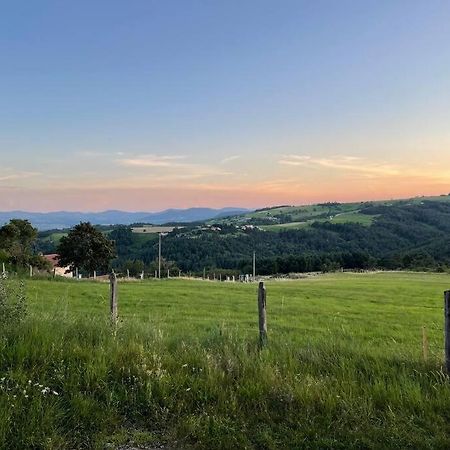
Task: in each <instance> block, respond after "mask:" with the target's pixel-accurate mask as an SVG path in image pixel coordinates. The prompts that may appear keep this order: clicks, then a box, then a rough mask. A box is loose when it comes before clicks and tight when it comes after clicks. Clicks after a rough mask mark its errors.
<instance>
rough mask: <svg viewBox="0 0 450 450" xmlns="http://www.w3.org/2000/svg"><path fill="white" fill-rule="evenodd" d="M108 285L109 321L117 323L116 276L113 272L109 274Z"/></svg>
mask: <svg viewBox="0 0 450 450" xmlns="http://www.w3.org/2000/svg"><path fill="white" fill-rule="evenodd" d="M109 285H110V286H109V289H110V290H109V293H110V302H109V306H110V312H111V322H112V324H113V325H115V324H116V323H117V276H116V274H115V273H114V272H111V274H110V275H109Z"/></svg>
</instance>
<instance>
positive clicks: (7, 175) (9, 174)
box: [0, 169, 41, 181]
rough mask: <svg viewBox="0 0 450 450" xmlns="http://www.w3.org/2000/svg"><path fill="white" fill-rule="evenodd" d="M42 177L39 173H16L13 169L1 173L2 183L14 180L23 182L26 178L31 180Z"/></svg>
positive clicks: (0, 179)
mask: <svg viewBox="0 0 450 450" xmlns="http://www.w3.org/2000/svg"><path fill="white" fill-rule="evenodd" d="M38 175H41V174H40V173H39V172H22V171H17V172H16V171H14V170H12V169H3V170H2V172H0V181H12V180H22V179H25V178H31V177H35V176H38Z"/></svg>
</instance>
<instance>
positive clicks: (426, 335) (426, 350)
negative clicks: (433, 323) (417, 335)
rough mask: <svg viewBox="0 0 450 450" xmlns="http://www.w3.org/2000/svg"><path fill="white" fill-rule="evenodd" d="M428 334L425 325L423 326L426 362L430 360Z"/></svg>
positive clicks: (423, 348) (423, 352)
mask: <svg viewBox="0 0 450 450" xmlns="http://www.w3.org/2000/svg"><path fill="white" fill-rule="evenodd" d="M428 348H429V345H428V334H427V328H426V327H425V325H424V326H423V327H422V354H423V360H424V361H425V362H427V361H428Z"/></svg>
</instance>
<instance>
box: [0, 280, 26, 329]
mask: <svg viewBox="0 0 450 450" xmlns="http://www.w3.org/2000/svg"><path fill="white" fill-rule="evenodd" d="M26 313H27V301H26V295H25V286H24V284H23V283H20V284H13V283H12V282H10V281H8V280H6V279H0V323H17V322H20V321H22V320H23V319H24V318H25V316H26Z"/></svg>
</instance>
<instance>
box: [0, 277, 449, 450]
mask: <svg viewBox="0 0 450 450" xmlns="http://www.w3.org/2000/svg"><path fill="white" fill-rule="evenodd" d="M266 287H267V303H268V328H269V341H268V346H267V347H266V348H264V349H262V350H261V349H260V348H259V346H258V331H257V302H256V289H257V286H256V284H240V283H219V282H212V281H211V282H209V281H193V280H183V279H180V280H178V279H172V280H161V281H152V280H149V281H144V282H136V281H133V282H121V283H120V284H119V316H120V321H119V324H118V325H117V327H116V328H114V329H113V328H112V327H111V324H110V323H109V320H108V319H109V317H108V308H109V306H108V284H106V283H96V282H89V281H72V280H68V281H61V280H46V279H33V280H26V293H27V298H28V314H27V316H26V317H25V318H24V319H23V320H22V321H10V322H9V323H3V324H1V327H2V328H1V330H0V448H5V449H9V448H11V449H12V448H47V449H66V448H87V449H90V448H99V449H103V448H121V446H124V445H134V446H136V447H139V446H140V445H142V446H145V445H146V446H147V447H145V448H156V447H158V446H159V445H164V446H165V448H177V447H179V448H183V449H189V448H198V449H216V448H217V449H237V448H247V449H303V448H317V449H319V448H320V449H340V448H342V449H344V448H355V449H356V448H358V449H360V448H430V449H431V448H433V449H435V448H442V449H444V448H449V447H450V426H449V419H450V388H449V381H450V380H449V377H448V376H447V375H446V374H445V372H444V369H443V367H442V366H443V291H444V290H446V289H449V288H450V276H449V275H448V274H424V273H368V274H332V275H320V276H315V277H310V278H307V279H302V280H296V281H268V282H267V283H266ZM422 327H426V333H427V337H428V346H429V352H428V356H427V359H426V360H425V359H424V356H423V350H422Z"/></svg>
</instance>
